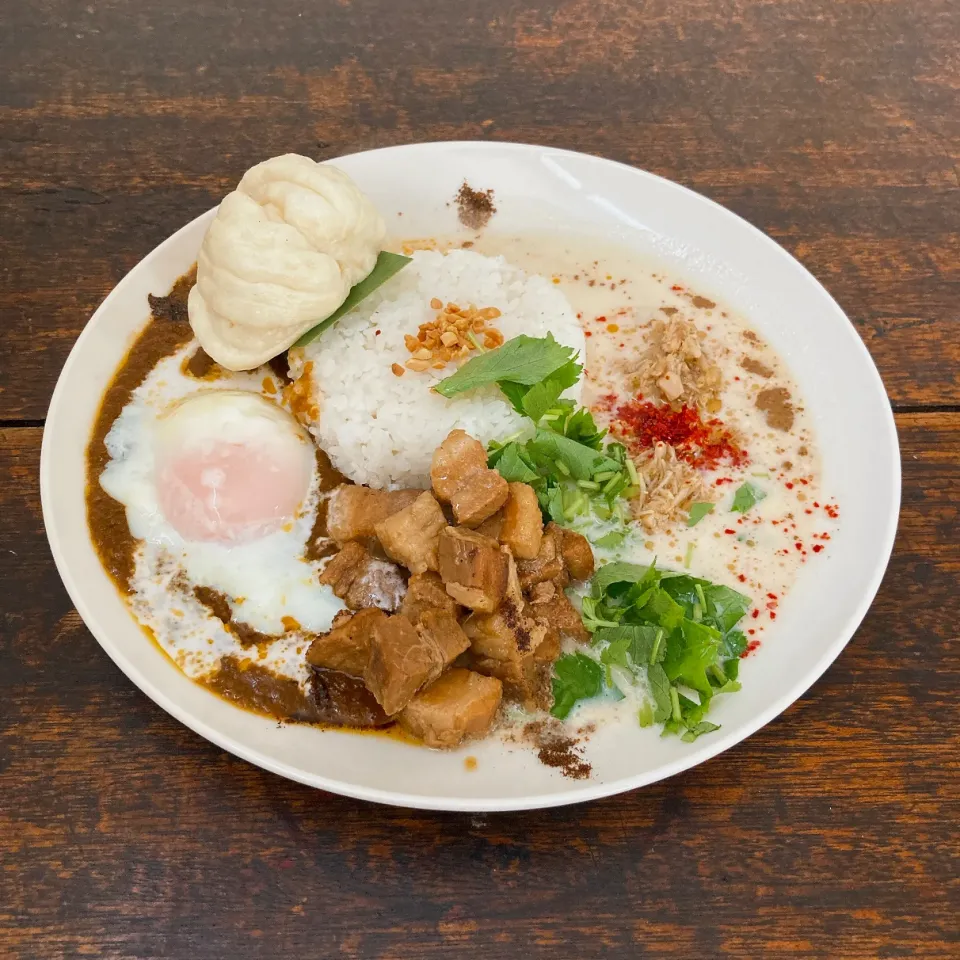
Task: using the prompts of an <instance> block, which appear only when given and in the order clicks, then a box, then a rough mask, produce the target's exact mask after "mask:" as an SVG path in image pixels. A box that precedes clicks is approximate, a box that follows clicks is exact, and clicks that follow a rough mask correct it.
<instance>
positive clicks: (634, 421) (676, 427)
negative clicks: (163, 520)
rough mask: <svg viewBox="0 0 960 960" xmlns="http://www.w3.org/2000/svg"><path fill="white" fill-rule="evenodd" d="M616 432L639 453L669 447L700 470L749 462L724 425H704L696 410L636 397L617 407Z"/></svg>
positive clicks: (711, 421)
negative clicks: (658, 445) (658, 446)
mask: <svg viewBox="0 0 960 960" xmlns="http://www.w3.org/2000/svg"><path fill="white" fill-rule="evenodd" d="M613 429H614V432H615V433H617V434H618V435H619V436H620V437H621V438H622V439H624V440H626V441H627V442H628V444H629V445H630V446H633V447H635V448H636V449H637V450H638V451H640V450H647V449H649V448H650V447H652V446H653V445H654V444H655V443H657V441H662V442H664V443H669V444H670V445H671V446H673V448H674V449H675V450H676V451H677V456H678V457H680V458H681V459H683V460H686V461H687V463H689V464H691V465H692V466H694V467H700V468H701V469H707V470H710V469H713V468H715V467H716V466H718V464H719V463H720V462H721V461H729V462H730V463H732V464H733V465H734V466H740V465H742V464H744V463H746V462H747V461H748V457H747V452H746V450H742V449H741V448H740V447H739V446H738V445H737V443H736V442H735V441H734V439H733V436H732V434H731V433H730V431H729V430H728V429H727V428H726V426H725V425H724V423H723V421H722V420H718V419H716V418H712V419H710V420H707V421H703V420H701V419H700V414H699V413H698V412H697V409H696V408H695V407H681V408H680V409H679V410H673V409H671V408H670V407H666V406H658V405H657V404H655V403H651V402H650V401H649V400H644V399H642V397H640V396H637V397H636V398H635V399H634V400H628V401H627V402H626V403H624V404H621V405H620V406H619V407H617V409H616V412H615V421H614V424H613Z"/></svg>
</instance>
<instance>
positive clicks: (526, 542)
mask: <svg viewBox="0 0 960 960" xmlns="http://www.w3.org/2000/svg"><path fill="white" fill-rule="evenodd" d="M499 540H500V542H501V543H503V544H506V546H508V547H509V548H510V550H511V552H512V553H513V555H514V556H515V557H516V558H517V559H518V560H535V559H536V558H537V554H538V553H539V552H540V543H541V541H542V540H543V515H542V514H541V513H540V502H539V501H538V500H537V494H536V492H535V491H534V489H533V487H530V486H528V485H527V484H525V483H511V484H509V495H508V496H507V502H506V503H505V504H504V506H503V523H502V525H501V527H500V531H499Z"/></svg>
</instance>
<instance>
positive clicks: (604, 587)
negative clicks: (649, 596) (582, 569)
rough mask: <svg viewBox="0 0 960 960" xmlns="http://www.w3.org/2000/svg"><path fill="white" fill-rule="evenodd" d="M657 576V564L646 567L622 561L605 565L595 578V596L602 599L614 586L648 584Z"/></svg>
mask: <svg viewBox="0 0 960 960" xmlns="http://www.w3.org/2000/svg"><path fill="white" fill-rule="evenodd" d="M656 574H657V570H656V566H655V564H650V566H649V567H644V566H640V565H639V564H636V563H624V562H622V561H615V562H614V563H605V564H604V565H603V566H602V567H601V568H600V569H599V570H598V571H597V572H596V573H595V574H594V576H593V593H594V596H596V597H600V596H602V594H604V593H606V592H607V591H608V590H609V589H610V587H612V586H613V585H614V584H621V583H626V584H635V583H646V582H647V580H648V579H652V576H656Z"/></svg>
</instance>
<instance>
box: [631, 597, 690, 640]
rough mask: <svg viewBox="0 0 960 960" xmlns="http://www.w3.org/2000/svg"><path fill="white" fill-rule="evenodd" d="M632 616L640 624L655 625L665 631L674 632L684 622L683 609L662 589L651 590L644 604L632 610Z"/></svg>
mask: <svg viewBox="0 0 960 960" xmlns="http://www.w3.org/2000/svg"><path fill="white" fill-rule="evenodd" d="M634 615H635V616H636V617H637V618H638V619H639V620H640V621H642V622H645V623H655V624H657V625H658V626H660V627H663V629H664V630H667V631H671V630H676V629H677V627H679V626H680V625H681V624H682V623H684V622H685V620H684V615H683V607H681V606H680V604H679V603H677V601H676V600H674V599H673V597H671V596H670V594H669V593H667V591H666V590H664V589H663V588H662V587H657V588H656V589H655V590H653V591H652V592H651V594H650V596H649V599H647V601H646V603H644V604H643V606H642V607H639V609H635V610H634Z"/></svg>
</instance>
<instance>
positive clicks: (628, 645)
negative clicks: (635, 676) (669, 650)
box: [593, 623, 666, 672]
mask: <svg viewBox="0 0 960 960" xmlns="http://www.w3.org/2000/svg"><path fill="white" fill-rule="evenodd" d="M661 633H662V631H661V630H659V629H658V628H657V627H655V626H653V625H652V624H648V623H643V624H624V625H621V626H619V627H601V628H600V629H598V630H597V632H596V633H595V634H594V635H593V642H594V643H595V644H602V643H607V644H609V646H608V647H607V648H606V649H605V650H604V651H603V652H602V653H601V655H600V660H601V662H602V663H613V664H616V665H617V666H621V667H624V668H625V669H627V670H634V672H636V670H635V669H634V668H637V669H639V668H642V667H646V666H647V665H648V664H649V663H651V662H653V661H654V660H655V659H662V658H663V655H664V654H665V652H666V648H665V645H664V644H659V645H658V643H657V641H658V638H659V636H660V634H661ZM658 646H659V649H658ZM610 650H612V651H613V652H612V653H610V654H609V656H610V657H612V658H613V659H611V660H608V659H605V657H606V656H607V653H608V651H610ZM628 659H629V661H632V662H633V664H634V667H631V666H630V663H629V662H628Z"/></svg>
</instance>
